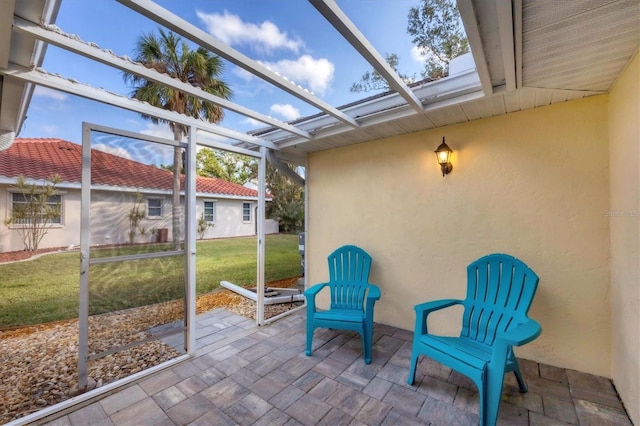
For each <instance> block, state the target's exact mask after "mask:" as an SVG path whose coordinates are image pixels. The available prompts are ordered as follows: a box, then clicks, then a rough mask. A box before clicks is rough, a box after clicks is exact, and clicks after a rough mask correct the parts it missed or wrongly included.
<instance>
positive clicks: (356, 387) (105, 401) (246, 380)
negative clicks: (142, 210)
mask: <svg viewBox="0 0 640 426" xmlns="http://www.w3.org/2000/svg"><path fill="white" fill-rule="evenodd" d="M411 338H412V334H411V332H409V331H407V330H401V329H398V328H394V327H389V326H385V325H380V324H376V325H375V330H374V347H373V361H372V363H371V364H370V365H366V364H365V363H364V361H363V358H362V354H361V350H362V347H361V343H360V337H359V335H357V334H355V333H351V332H343V331H337V330H322V329H319V330H316V333H315V338H314V352H313V356H311V357H307V356H305V354H304V344H305V314H304V312H302V311H300V312H297V313H295V314H293V315H291V316H288V317H285V318H282V319H280V320H278V321H276V322H274V323H273V324H270V325H267V326H263V327H257V326H256V325H255V322H254V321H253V320H249V319H247V318H244V317H241V316H238V315H235V314H232V313H229V312H228V311H225V310H215V311H211V312H208V313H206V314H204V315H200V316H198V320H197V345H198V349H197V352H196V356H195V357H193V358H191V359H189V360H187V361H185V362H182V363H180V364H178V365H176V366H173V367H171V368H169V369H166V370H164V371H162V372H159V373H156V374H155V375H153V376H150V377H148V378H145V379H143V380H141V381H139V382H137V383H134V384H130V385H128V386H126V387H124V388H122V389H121V390H119V391H118V392H117V393H114V394H112V395H109V396H106V397H103V398H102V399H100V400H98V401H94V402H92V403H90V404H89V405H85V406H84V407H82V408H79V409H77V410H75V411H73V412H71V413H68V414H66V415H63V416H62V417H58V418H56V419H53V420H51V419H47V421H48V423H46V424H48V425H60V426H61V425H73V426H78V425H187V424H189V425H300V424H302V425H394V426H395V425H420V424H425V425H427V424H435V425H467V424H469V425H473V424H477V423H478V394H477V392H476V388H475V386H474V385H473V384H472V382H470V381H469V380H468V379H466V378H465V377H464V376H461V375H459V374H457V373H455V372H452V371H451V370H450V369H448V368H446V367H444V366H443V365H440V364H438V363H436V362H434V361H431V360H429V359H426V358H421V362H420V364H419V367H418V373H417V375H416V386H409V385H407V382H406V380H407V374H408V372H409V359H410V356H411ZM521 368H523V370H524V371H523V373H524V375H525V379H526V381H527V384H528V386H529V392H528V393H526V394H521V393H520V392H518V388H517V385H516V381H515V378H514V377H513V374H509V375H508V376H507V378H506V379H505V386H504V392H503V397H502V402H501V405H500V416H499V424H504V425H563V424H574V425H575V424H577V425H607V424H609V425H630V424H631V422H630V420H629V418H628V416H627V415H626V413H625V411H624V409H623V407H622V404H621V403H620V400H619V398H618V396H617V394H616V391H615V388H614V387H613V385H612V384H611V381H610V380H608V379H606V378H604V377H598V376H593V375H589V374H585V373H581V372H578V371H574V370H565V369H562V368H557V367H552V366H549V365H544V364H538V363H536V362H532V361H528V360H522V361H521Z"/></svg>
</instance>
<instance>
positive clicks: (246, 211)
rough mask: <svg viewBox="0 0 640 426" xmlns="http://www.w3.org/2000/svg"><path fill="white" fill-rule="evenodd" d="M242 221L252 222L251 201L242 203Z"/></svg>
mask: <svg viewBox="0 0 640 426" xmlns="http://www.w3.org/2000/svg"><path fill="white" fill-rule="evenodd" d="M242 221H243V222H251V203H242Z"/></svg>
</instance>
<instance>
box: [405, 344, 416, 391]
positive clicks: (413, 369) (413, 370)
mask: <svg viewBox="0 0 640 426" xmlns="http://www.w3.org/2000/svg"><path fill="white" fill-rule="evenodd" d="M418 356H419V355H418V354H417V353H416V352H415V351H412V353H411V368H410V369H409V378H408V379H407V383H408V384H409V385H412V386H413V382H415V381H416V366H417V364H418Z"/></svg>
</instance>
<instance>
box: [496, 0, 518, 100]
mask: <svg viewBox="0 0 640 426" xmlns="http://www.w3.org/2000/svg"><path fill="white" fill-rule="evenodd" d="M496 10H497V12H498V35H499V36H500V50H501V52H502V65H503V67H504V79H505V84H506V86H507V91H509V92H511V91H513V90H516V63H515V57H514V50H515V48H514V41H513V10H512V9H511V0H496Z"/></svg>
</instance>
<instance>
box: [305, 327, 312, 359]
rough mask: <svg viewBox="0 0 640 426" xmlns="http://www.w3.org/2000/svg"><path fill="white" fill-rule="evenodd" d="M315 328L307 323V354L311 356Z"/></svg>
mask: <svg viewBox="0 0 640 426" xmlns="http://www.w3.org/2000/svg"><path fill="white" fill-rule="evenodd" d="M313 330H314V328H313V327H312V326H310V325H308V324H307V350H306V354H307V356H311V346H312V345H313Z"/></svg>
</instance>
